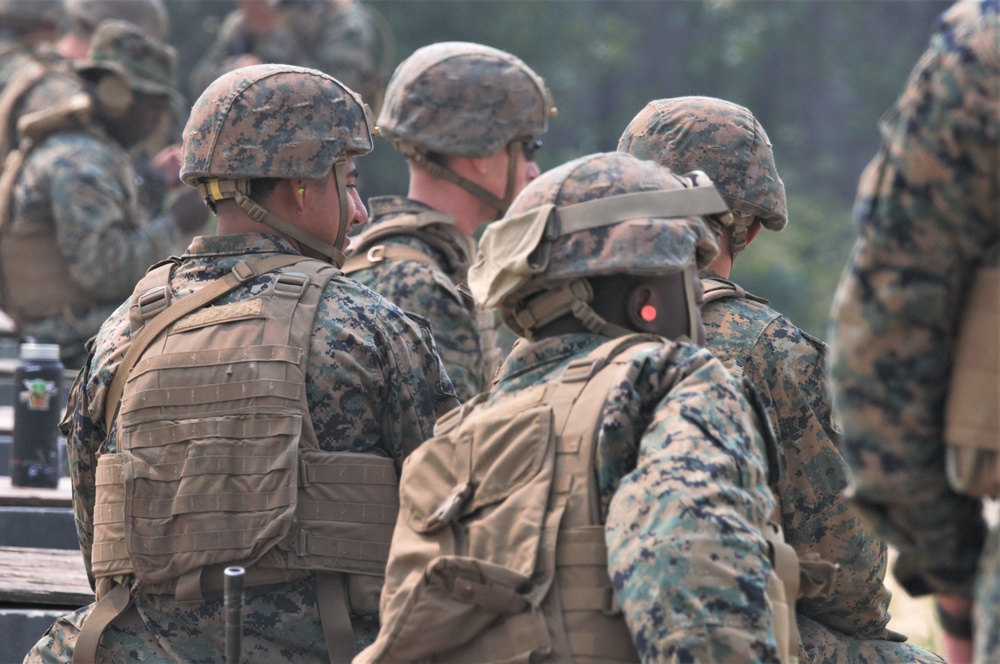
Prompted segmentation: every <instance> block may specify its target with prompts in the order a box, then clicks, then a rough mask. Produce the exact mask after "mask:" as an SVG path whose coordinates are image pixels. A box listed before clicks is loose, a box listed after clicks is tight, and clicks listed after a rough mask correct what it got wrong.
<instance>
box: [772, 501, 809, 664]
mask: <svg viewBox="0 0 1000 664" xmlns="http://www.w3.org/2000/svg"><path fill="white" fill-rule="evenodd" d="M764 539H765V540H767V543H768V546H769V549H770V552H771V556H770V558H771V566H772V567H773V568H774V574H775V576H777V578H778V580H779V581H780V582H781V583H780V587H781V588H782V589H783V591H784V598H782V599H783V601H784V605H785V606H786V607H787V610H788V615H787V620H786V621H784V622H785V624H786V626H787V632H786V630H784V629H783V630H780V631H782V632H786V636H787V639H788V641H787V647H788V651H787V652H788V657H789V661H796V659H794V658H797V653H798V652H799V628H798V624H797V622H796V620H795V602H796V600H797V599H798V597H799V584H800V581H799V556H798V553H796V551H795V549H794V548H792V546H791V545H790V544H788V543H787V542H785V534H784V532H783V531H782V529H781V526H780V525H778V523H776V522H774V521H770V522H768V523H767V524H766V525H765V526H764ZM772 587H773V586H769V590H770V589H772ZM776 626H777V625H776ZM777 631H778V630H776V636H777ZM780 645H783V644H779V649H780Z"/></svg>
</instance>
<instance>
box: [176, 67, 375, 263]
mask: <svg viewBox="0 0 1000 664" xmlns="http://www.w3.org/2000/svg"><path fill="white" fill-rule="evenodd" d="M371 149H372V132H371V125H370V123H369V119H368V109H367V107H366V106H365V105H364V103H363V102H362V101H361V98H360V97H359V96H358V95H357V94H356V93H355V92H353V91H352V90H351V89H350V88H348V87H347V86H345V85H344V84H342V83H341V82H339V81H338V80H336V79H335V78H333V77H331V76H329V75H327V74H324V73H323V72H320V71H317V70H315V69H307V68H304V67H293V66H291V65H254V66H251V67H243V68H240V69H236V70H234V71H231V72H229V73H226V74H223V75H222V76H220V77H219V78H218V79H216V80H215V82H213V83H212V84H211V85H209V86H208V88H206V89H205V91H204V92H202V93H201V96H200V97H199V98H198V100H197V101H196V102H195V103H194V106H193V107H192V109H191V117H190V118H189V119H188V123H187V126H186V127H185V128H184V144H183V148H182V154H181V160H182V163H181V180H182V181H183V182H184V183H185V184H188V185H190V186H192V187H196V188H197V189H198V191H199V192H200V193H201V195H202V196H203V197H204V198H205V200H206V201H207V202H208V203H209V205H212V206H214V204H215V202H216V201H221V200H224V199H227V198H232V199H234V200H235V201H236V203H237V204H239V206H240V207H241V208H243V209H244V210H245V211H246V212H247V214H249V215H250V216H251V217H253V218H254V219H256V220H257V221H260V222H262V223H265V224H267V225H269V226H271V227H273V228H274V229H275V230H278V231H279V232H281V233H283V234H285V235H287V236H289V237H291V238H293V239H294V240H296V241H298V242H300V243H301V244H303V245H305V246H307V247H309V248H311V249H313V250H314V251H317V252H319V253H321V254H322V255H324V256H327V257H329V258H330V259H332V260H333V261H334V262H335V263H336V264H337V266H338V267H339V266H340V265H341V264H343V261H344V256H343V254H341V252H340V249H339V248H338V247H340V246H341V245H342V244H343V241H344V238H345V236H346V233H347V227H348V225H349V220H348V218H347V212H348V203H347V202H348V195H347V186H346V174H345V168H344V164H345V163H346V161H347V158H348V157H354V156H360V155H363V154H367V153H368V152H370V151H371ZM331 168H333V169H334V172H335V175H336V179H337V190H338V195H339V200H340V227H339V230H338V236H337V240H336V243H335V245H330V244H328V243H326V242H323V241H321V240H320V239H319V238H316V237H314V236H312V235H308V234H306V233H304V232H302V231H301V230H299V229H298V228H296V227H295V226H292V225H291V224H290V223H288V222H286V221H284V220H283V219H280V218H278V217H276V216H275V215H273V214H271V213H270V212H268V211H267V210H265V209H264V208H263V207H261V206H260V205H258V204H257V203H255V202H254V201H253V200H251V199H250V198H249V195H250V181H251V180H254V179H258V178H279V179H291V178H302V179H310V180H314V179H319V178H321V177H323V176H325V175H326V174H327V173H329V172H330V169H331Z"/></svg>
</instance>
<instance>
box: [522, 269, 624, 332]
mask: <svg viewBox="0 0 1000 664" xmlns="http://www.w3.org/2000/svg"><path fill="white" fill-rule="evenodd" d="M593 298H594V291H593V289H592V288H591V287H590V283H589V282H588V281H587V280H586V279H574V280H573V281H570V282H569V283H567V284H563V285H561V286H559V287H557V288H553V289H550V290H547V291H544V292H543V293H541V294H540V295H537V296H535V297H534V298H531V299H529V300H528V301H527V302H526V303H524V305H523V307H521V308H519V309H518V310H517V311H516V312H515V313H514V320H515V321H517V324H518V325H519V326H520V327H521V329H522V330H524V335H525V338H526V339H528V340H529V341H531V340H532V338H533V336H534V332H535V331H537V330H540V329H542V328H543V327H545V326H546V325H548V324H549V323H551V322H553V321H555V320H558V319H559V318H562V317H563V316H565V315H566V314H572V315H573V317H574V318H576V319H577V320H579V321H580V322H581V323H583V326H584V327H586V328H587V329H588V330H590V331H591V332H593V333H594V334H600V335H602V336H605V337H611V338H615V337H620V336H624V335H626V334H635V332H633V331H632V330H629V329H626V328H624V327H621V326H619V325H614V324H613V323H609V322H608V321H606V320H604V319H603V318H601V316H600V315H598V313H597V312H596V311H594V310H593V309H592V308H591V307H590V301H591V300H592V299H593Z"/></svg>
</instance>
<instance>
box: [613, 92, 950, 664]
mask: <svg viewBox="0 0 1000 664" xmlns="http://www.w3.org/2000/svg"><path fill="white" fill-rule="evenodd" d="M619 149H620V150H625V151H627V152H630V153H632V154H634V155H636V156H639V157H642V158H649V159H653V160H655V161H657V162H658V163H660V164H661V165H663V166H666V167H668V168H670V169H672V170H675V171H685V170H691V169H693V168H696V167H697V168H699V169H702V170H704V171H705V172H706V173H707V174H708V175H709V177H711V178H712V181H713V182H714V183H715V184H716V186H717V187H718V188H719V190H720V192H721V193H722V195H723V197H724V198H725V199H726V201H727V203H728V204H729V206H730V208H731V209H732V210H733V212H734V213H735V214H734V217H735V219H736V223H737V224H746V223H749V221H750V220H752V218H753V217H755V216H756V217H759V218H760V219H761V221H762V224H763V225H764V226H765V227H766V228H768V229H770V230H774V231H778V230H781V229H782V228H783V227H784V226H785V224H786V222H787V213H786V207H785V191H784V185H783V184H782V182H781V179H780V178H779V177H778V173H777V170H776V168H775V165H774V158H773V155H772V153H771V144H770V142H769V141H768V138H767V134H766V133H765V132H764V128H763V127H762V126H761V125H760V123H759V122H758V121H757V120H756V119H755V118H754V117H753V115H752V114H751V113H750V111H749V110H747V109H746V108H744V107H742V106H738V105H736V104H732V103H729V102H726V101H723V100H720V99H713V98H708V97H681V98H675V99H664V100H657V101H653V102H651V103H650V104H648V105H647V106H646V107H645V108H644V109H643V110H642V111H641V112H640V113H639V114H638V115H637V116H636V118H635V119H633V120H632V122H631V123H630V124H629V127H628V128H627V129H626V130H625V133H624V135H623V136H622V139H621V142H620V143H619ZM731 249H732V248H731ZM703 276H709V277H714V278H719V277H718V275H714V274H713V273H710V272H706V273H703ZM709 284H710V282H706V290H707V291H711V288H712V287H711V286H710V285H709ZM737 288H738V287H737ZM707 300H709V301H707V302H706V304H705V305H704V306H703V308H702V319H703V321H704V323H705V330H706V346H707V348H708V349H709V350H711V351H712V354H713V355H715V356H716V357H717V358H718V359H719V360H720V361H721V362H722V363H723V364H724V365H725V366H726V368H727V369H729V371H730V372H731V373H732V374H733V375H734V377H736V379H737V380H740V379H744V378H745V379H747V380H748V381H749V382H750V384H751V385H752V386H753V387H754V389H755V390H756V391H757V393H758V394H759V395H760V396H761V399H762V400H763V403H764V406H765V408H766V410H767V413H768V417H769V419H770V423H771V427H772V428H773V430H774V432H775V434H776V437H777V442H778V452H779V461H780V471H781V472H780V478H779V479H778V481H777V482H776V483H775V484H773V485H772V489H773V490H774V491H775V494H776V496H777V497H778V500H779V502H780V505H781V514H782V527H783V529H784V533H785V540H786V541H787V542H788V543H790V544H791V545H792V546H793V547H794V548H795V550H796V551H797V552H798V553H799V555H800V556H806V555H808V554H818V555H819V556H820V557H822V558H823V559H825V560H828V561H830V562H834V563H837V564H838V565H839V566H840V571H839V573H838V575H837V577H836V581H835V584H834V586H833V587H832V588H831V589H830V590H829V591H828V592H827V593H826V594H825V595H823V596H819V597H811V598H810V597H802V598H800V599H799V601H798V602H797V604H796V611H797V614H798V624H799V630H800V636H801V643H800V653H799V654H800V656H801V658H802V661H803V662H831V663H833V662H845V661H866V662H892V661H939V660H938V659H937V658H936V657H933V656H932V655H931V654H930V653H927V652H925V651H923V650H922V649H920V648H918V647H915V646H910V645H907V644H903V643H899V641H900V640H901V639H904V638H905V637H902V636H901V635H899V634H896V633H894V632H891V631H889V630H887V629H886V628H885V627H886V624H887V623H888V622H889V613H888V606H889V600H890V593H889V591H888V589H886V587H885V586H884V585H883V579H884V577H885V573H886V546H885V543H884V542H883V541H882V540H880V539H879V538H877V537H875V536H873V535H872V533H871V532H870V531H869V530H868V529H867V528H866V527H865V526H864V525H863V524H862V523H861V520H860V519H859V518H858V516H857V515H856V514H855V513H854V512H853V511H852V510H851V509H850V507H849V504H848V500H847V489H848V469H847V465H846V463H845V462H844V460H843V458H842V457H841V454H840V444H841V443H840V433H839V431H838V430H837V428H836V426H835V425H834V423H833V420H832V412H831V405H830V399H829V396H828V394H827V391H826V375H825V364H826V351H827V349H826V345H825V344H824V343H823V342H822V341H820V340H819V339H816V338H814V337H811V336H810V335H808V334H806V333H805V332H803V331H802V330H800V329H799V328H798V327H796V326H795V325H794V324H793V323H792V322H791V321H789V320H788V318H786V317H785V316H783V315H781V314H780V313H779V312H777V311H775V310H774V309H773V308H771V307H769V306H768V305H767V302H766V300H762V299H760V298H756V297H754V296H749V297H738V296H737V297H725V298H722V299H717V300H714V301H711V297H710V296H707Z"/></svg>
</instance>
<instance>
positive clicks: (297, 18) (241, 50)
mask: <svg viewBox="0 0 1000 664" xmlns="http://www.w3.org/2000/svg"><path fill="white" fill-rule="evenodd" d="M270 1H271V4H273V5H276V9H277V12H278V14H279V22H278V25H277V26H276V27H275V28H274V29H273V30H272V31H271V32H269V33H268V34H266V35H264V36H258V35H255V34H253V33H252V32H251V30H250V28H249V26H248V25H247V21H246V18H245V17H244V16H243V12H242V11H241V10H239V9H237V10H234V11H232V12H230V13H229V15H227V16H226V18H225V20H224V21H223V22H222V27H220V28H219V32H218V34H217V35H216V37H215V42H214V43H213V44H212V45H211V46H210V47H209V49H208V51H206V52H205V54H204V55H203V56H202V58H201V59H200V60H199V62H198V65H197V66H196V67H195V69H194V72H193V73H192V76H191V81H192V87H193V88H194V92H200V91H201V90H204V89H205V88H206V87H208V84H209V83H211V82H212V81H214V80H215V78H216V77H217V76H219V75H220V74H222V73H224V72H227V71H230V70H231V69H233V68H234V67H235V66H236V61H237V60H238V59H239V58H240V57H242V56H244V55H252V56H255V57H256V58H258V59H259V60H260V61H261V62H262V63H264V64H267V63H283V64H290V65H297V66H300V67H310V68H312V69H318V70H320V71H322V72H325V73H327V74H330V75H331V76H333V77H334V78H336V79H337V80H339V81H343V82H344V84H346V85H347V87H349V88H351V89H352V90H355V91H356V92H358V93H359V94H360V95H361V97H362V99H364V100H365V102H366V103H368V104H370V105H371V106H372V108H376V107H377V104H378V100H379V99H380V98H381V95H382V86H384V85H385V76H386V74H387V72H385V71H382V68H383V65H382V63H381V62H380V59H379V41H380V36H379V35H380V32H379V27H378V26H377V25H376V23H375V20H377V19H375V18H373V14H372V13H371V11H370V10H369V9H368V8H366V7H363V6H362V5H361V3H360V2H356V1H355V0H348V1H343V0H284V1H282V0H278V1H274V0H270ZM382 39H384V37H382ZM385 47H386V45H384V44H383V46H382V48H385Z"/></svg>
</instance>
